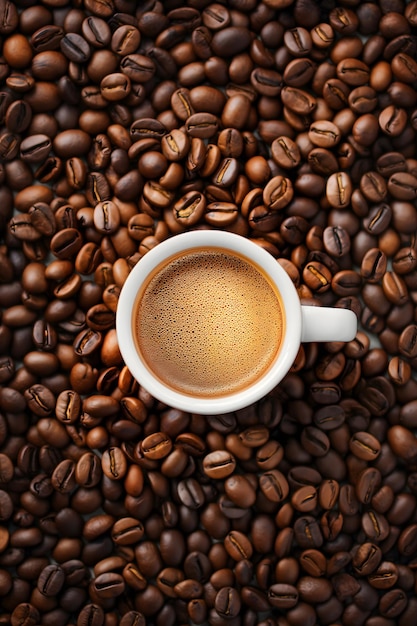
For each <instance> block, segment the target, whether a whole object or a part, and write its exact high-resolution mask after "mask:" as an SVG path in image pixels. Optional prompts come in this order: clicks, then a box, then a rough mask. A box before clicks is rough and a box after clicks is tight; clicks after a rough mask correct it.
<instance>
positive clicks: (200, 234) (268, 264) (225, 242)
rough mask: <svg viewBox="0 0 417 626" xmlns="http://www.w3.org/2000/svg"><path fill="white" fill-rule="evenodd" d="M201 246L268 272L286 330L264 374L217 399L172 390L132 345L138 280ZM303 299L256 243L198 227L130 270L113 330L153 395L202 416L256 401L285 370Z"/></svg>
mask: <svg viewBox="0 0 417 626" xmlns="http://www.w3.org/2000/svg"><path fill="white" fill-rule="evenodd" d="M202 247H220V248H226V249H228V250H230V251H232V252H237V253H238V254H240V255H243V256H244V257H246V258H247V259H248V260H249V261H252V262H253V263H255V264H257V265H258V266H260V267H261V269H262V270H263V271H264V272H265V273H266V274H267V276H268V277H269V279H270V280H271V281H272V283H273V284H274V285H275V286H276V288H277V290H278V291H279V293H280V296H281V301H282V305H283V308H284V318H285V333H284V337H283V341H282V344H281V347H280V349H279V352H278V355H277V356H276V358H275V360H274V362H273V363H272V365H271V366H270V367H269V368H268V370H267V371H266V372H265V373H264V375H263V376H262V377H261V378H260V379H259V380H257V381H256V382H254V383H253V384H252V385H250V386H249V387H247V388H245V389H243V390H241V391H238V392H234V393H232V394H229V395H224V396H220V397H217V398H207V397H194V396H191V395H188V394H184V393H181V392H178V391H175V390H173V389H171V388H170V387H168V386H167V385H165V384H164V383H163V382H162V381H160V380H159V379H157V378H155V377H153V375H152V373H151V372H150V370H149V369H148V367H147V366H146V365H145V364H144V363H142V360H141V358H140V355H139V354H138V352H137V350H136V348H135V339H134V336H133V323H132V310H133V306H134V303H135V301H136V296H137V293H138V290H139V287H140V285H141V284H142V283H143V282H144V280H145V279H146V278H147V276H148V275H149V273H150V272H151V271H152V270H153V269H154V268H155V267H157V266H158V265H159V264H160V263H161V262H163V261H164V260H165V259H167V258H169V257H171V256H173V255H175V254H178V253H179V252H181V251H188V250H192V249H200V248H202ZM301 319H302V318H301V303H300V300H299V297H298V294H297V292H296V289H295V287H294V284H293V282H292V281H291V279H290V277H289V276H288V274H287V273H286V271H285V270H284V268H283V267H282V266H281V265H280V264H279V263H278V262H277V260H276V259H275V258H274V257H273V256H272V255H271V254H270V253H269V252H267V251H266V250H264V249H263V248H262V247H261V246H259V245H258V244H256V243H254V242H252V241H250V240H249V239H247V238H245V237H242V236H241V235H237V234H235V233H230V232H228V231H216V230H199V231H197V230H196V231H188V232H185V233H180V234H178V235H173V236H172V237H170V238H168V239H166V240H164V241H162V242H161V243H159V244H158V245H157V246H155V247H154V248H152V249H151V250H150V251H149V252H147V253H146V254H145V255H144V256H143V257H142V258H141V259H140V260H139V261H138V263H137V264H136V265H135V266H134V267H133V269H132V270H131V272H130V273H129V275H128V277H127V279H126V281H125V283H124V285H123V287H122V290H121V293H120V296H119V302H118V306H117V311H116V333H117V340H118V344H119V349H120V352H121V355H122V358H123V360H124V362H125V364H126V366H127V367H128V369H129V370H130V372H131V374H132V375H133V377H134V378H135V379H136V380H137V381H138V382H139V384H140V385H141V386H143V387H144V389H146V390H147V391H148V392H149V393H150V394H151V395H152V396H153V397H155V398H156V399H157V400H160V401H162V402H164V403H165V404H166V405H168V406H172V407H175V408H177V409H181V410H184V411H187V412H192V413H198V414H202V415H216V414H220V413H229V412H231V411H236V410H238V409H241V408H243V407H246V406H249V405H250V404H252V403H254V402H256V401H257V400H259V399H260V398H262V397H263V396H265V395H266V394H267V393H269V392H270V391H271V390H272V389H273V388H274V387H275V386H276V385H277V384H278V383H279V382H280V381H281V380H282V379H283V378H284V376H285V374H287V372H288V371H289V369H290V368H291V366H292V364H293V363H294V360H295V357H296V356H297V353H298V350H299V347H300V340H301V323H302V322H301Z"/></svg>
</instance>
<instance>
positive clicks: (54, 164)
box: [0, 0, 417, 626]
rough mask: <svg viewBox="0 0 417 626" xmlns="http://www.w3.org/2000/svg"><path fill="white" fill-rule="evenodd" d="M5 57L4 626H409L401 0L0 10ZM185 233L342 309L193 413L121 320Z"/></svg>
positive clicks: (409, 57)
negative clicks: (244, 382) (335, 319)
mask: <svg viewBox="0 0 417 626" xmlns="http://www.w3.org/2000/svg"><path fill="white" fill-rule="evenodd" d="M0 45H1V58H0V85H1V86H0V384H1V387H0V607H1V608H0V624H5V625H6V624H7V625H12V626H15V625H17V624H26V625H29V624H33V625H38V624H41V625H45V626H48V625H53V626H60V625H67V624H70V625H72V624H74V625H76V626H85V625H87V624H89V625H94V626H102V625H106V626H116V625H120V626H128V625H133V624H135V625H136V626H142V625H145V624H149V625H155V626H181V625H185V624H198V625H199V624H201V625H207V624H208V625H213V626H222V625H230V626H314V625H315V624H318V625H331V624H342V625H343V626H358V625H362V624H364V625H366V626H394V625H398V626H411V625H413V626H414V625H415V624H416V622H417V599H416V592H417V580H416V570H417V499H416V498H417V436H416V428H417V400H416V398H417V380H416V377H415V370H416V366H417V315H416V304H417V272H416V268H417V244H416V232H417V209H416V200H417V152H416V132H417V2H416V1H415V0H412V1H411V2H405V1H404V0H379V1H378V2H376V1H375V2H374V1H370V2H360V1H359V0H339V1H338V2H337V1H336V0H323V1H321V2H318V1H314V0H264V1H263V2H258V1H256V0H228V1H227V2H210V1H209V0H188V1H187V0H182V2H181V1H180V0H166V1H164V2H160V1H158V0H156V1H155V0H144V1H143V2H134V1H133V0H74V1H72V2H69V1H67V0H43V1H40V2H39V1H35V0H15V1H14V2H12V1H10V0H0ZM202 228H210V229H225V230H230V231H232V232H235V233H238V234H240V235H242V236H244V237H249V238H250V239H252V240H253V241H255V242H256V243H257V244H259V245H260V246H262V247H263V248H265V249H266V250H268V251H269V252H270V253H271V254H272V255H273V256H274V257H276V259H277V262H278V263H281V264H282V265H283V266H284V267H285V269H286V270H287V272H288V273H289V275H290V276H291V278H292V280H293V281H294V283H295V285H296V287H297V289H298V292H299V295H300V298H301V300H302V301H303V302H305V303H308V304H315V305H317V306H320V305H330V306H336V307H345V308H350V309H353V310H354V311H355V313H356V314H357V316H358V318H359V322H360V328H359V331H358V334H357V337H356V339H355V340H354V341H352V342H350V343H348V344H343V343H338V342H332V343H327V344H320V345H319V344H311V345H307V344H306V345H303V346H302V347H301V349H300V351H299V354H298V356H297V359H296V361H295V363H294V366H293V368H292V370H291V372H290V373H289V374H288V375H287V377H286V378H285V380H284V381H283V382H282V383H281V384H280V385H279V386H278V387H277V388H276V389H275V390H274V391H273V392H272V393H270V394H269V395H268V396H267V397H265V398H263V399H262V400H261V401H260V402H258V403H257V404H256V405H253V406H250V407H248V408H247V409H244V410H241V411H239V412H237V413H233V414H224V415H219V416H215V417H208V418H207V417H203V416H200V415H195V414H186V413H184V412H182V411H178V410H176V409H174V408H171V407H168V406H164V405H162V404H160V403H159V402H157V401H156V400H155V399H154V398H152V397H151V396H150V395H149V394H148V393H147V392H146V390H145V389H143V388H141V387H140V386H139V385H138V383H137V382H136V381H135V380H134V379H133V378H132V376H131V375H130V373H129V371H128V370H127V368H126V367H125V366H124V363H123V361H122V359H121V356H120V352H119V349H118V345H117V340H116V334H115V328H114V319H115V312H116V308H117V301H118V296H119V293H120V289H121V287H122V286H123V283H124V281H125V279H126V277H127V275H128V274H129V272H130V270H131V269H132V267H133V266H134V265H135V264H136V263H137V262H138V261H139V259H140V258H141V257H142V256H143V255H145V254H146V253H147V252H148V251H149V250H150V249H151V248H153V247H154V246H156V245H158V243H159V242H161V241H162V240H164V239H166V238H167V237H170V236H172V235H175V234H177V233H180V232H183V231H184V230H189V229H202Z"/></svg>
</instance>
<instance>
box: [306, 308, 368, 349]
mask: <svg viewBox="0 0 417 626" xmlns="http://www.w3.org/2000/svg"><path fill="white" fill-rule="evenodd" d="M301 323H302V329H301V341H302V342H303V341H352V339H354V338H355V336H356V332H357V329H358V320H357V317H356V315H355V313H354V312H353V311H351V310H350V309H338V308H336V307H326V306H307V305H302V307H301Z"/></svg>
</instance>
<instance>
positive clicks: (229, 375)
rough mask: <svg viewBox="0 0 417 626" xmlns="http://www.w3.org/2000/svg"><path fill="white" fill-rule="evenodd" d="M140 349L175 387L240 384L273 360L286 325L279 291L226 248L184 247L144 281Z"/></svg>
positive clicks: (137, 314) (229, 388)
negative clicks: (189, 248)
mask: <svg viewBox="0 0 417 626" xmlns="http://www.w3.org/2000/svg"><path fill="white" fill-rule="evenodd" d="M132 324H133V327H134V328H133V336H134V339H135V343H136V349H137V350H138V353H139V354H140V356H141V358H142V359H143V362H144V363H145V364H146V366H147V368H148V369H149V370H150V371H151V372H152V374H153V375H154V376H156V377H157V378H159V380H160V381H161V382H163V383H164V384H165V385H168V386H169V387H171V388H172V389H174V390H175V391H178V392H180V393H184V394H188V395H191V396H198V397H211V398H218V397H221V396H224V395H227V394H231V393H236V392H238V391H242V389H244V388H245V387H247V386H250V385H252V384H253V383H254V382H255V381H256V380H257V379H259V378H260V377H261V376H263V375H264V374H265V372H266V371H267V370H268V368H270V367H271V364H272V363H273V362H274V360H275V359H276V357H277V355H278V353H279V349H280V346H281V343H282V335H283V332H284V327H285V319H284V311H283V307H282V303H281V301H280V296H279V293H278V292H277V289H276V288H275V286H274V285H273V284H272V283H271V281H270V280H269V279H268V277H267V276H266V275H265V273H264V272H263V271H262V270H261V268H260V267H257V266H256V265H255V264H254V263H253V262H251V261H250V260H249V259H246V258H244V257H243V256H241V255H238V254H237V253H232V252H231V251H229V250H227V249H224V248H217V247H211V248H209V247H205V248H202V249H199V250H188V251H187V252H185V253H179V254H176V255H174V256H173V257H170V258H168V259H166V260H165V261H163V262H162V263H160V264H159V265H158V266H157V267H156V268H155V269H154V271H153V272H152V273H151V275H150V276H148V278H147V280H146V281H145V282H144V284H143V285H142V286H141V288H140V290H139V292H138V296H137V298H136V302H135V306H134V308H133V315H132Z"/></svg>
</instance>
